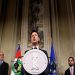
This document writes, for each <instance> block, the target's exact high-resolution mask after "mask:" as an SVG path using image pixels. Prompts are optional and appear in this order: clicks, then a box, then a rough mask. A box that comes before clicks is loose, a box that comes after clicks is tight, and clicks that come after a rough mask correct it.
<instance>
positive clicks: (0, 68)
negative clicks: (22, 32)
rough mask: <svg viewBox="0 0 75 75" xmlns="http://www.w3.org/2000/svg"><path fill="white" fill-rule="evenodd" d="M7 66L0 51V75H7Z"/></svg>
mask: <svg viewBox="0 0 75 75" xmlns="http://www.w3.org/2000/svg"><path fill="white" fill-rule="evenodd" d="M8 70H9V64H8V63H6V62H5V61H4V53H3V52H1V51H0V75H8Z"/></svg>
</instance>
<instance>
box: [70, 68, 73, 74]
mask: <svg viewBox="0 0 75 75" xmlns="http://www.w3.org/2000/svg"><path fill="white" fill-rule="evenodd" d="M70 73H71V75H73V68H72V67H71V71H70Z"/></svg>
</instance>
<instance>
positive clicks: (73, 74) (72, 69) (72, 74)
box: [65, 57, 75, 75]
mask: <svg viewBox="0 0 75 75" xmlns="http://www.w3.org/2000/svg"><path fill="white" fill-rule="evenodd" d="M68 64H69V68H68V69H67V70H66V71H65V75H75V62H74V58H73V57H69V58H68Z"/></svg>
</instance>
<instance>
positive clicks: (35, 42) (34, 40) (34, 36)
mask: <svg viewBox="0 0 75 75" xmlns="http://www.w3.org/2000/svg"><path fill="white" fill-rule="evenodd" d="M39 42H40V38H39V34H38V32H37V31H36V30H33V31H32V32H31V47H32V49H39V50H41V51H43V52H44V53H45V54H46V56H47V58H48V53H47V51H45V50H42V49H40V48H39ZM28 51H29V50H28ZM26 52H27V51H26ZM26 52H25V53H26ZM48 73H49V68H48V66H47V68H46V70H45V71H44V72H43V73H41V74H39V75H48ZM25 74H26V75H32V74H29V73H27V72H25Z"/></svg>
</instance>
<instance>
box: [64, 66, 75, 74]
mask: <svg viewBox="0 0 75 75" xmlns="http://www.w3.org/2000/svg"><path fill="white" fill-rule="evenodd" d="M73 72H74V74H73V75H75V65H74V71H73ZM65 75H71V74H70V69H69V68H68V69H67V70H66V71H65Z"/></svg>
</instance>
